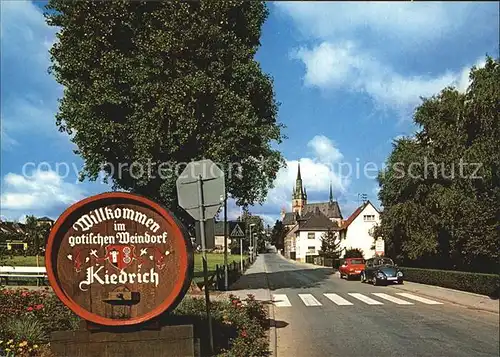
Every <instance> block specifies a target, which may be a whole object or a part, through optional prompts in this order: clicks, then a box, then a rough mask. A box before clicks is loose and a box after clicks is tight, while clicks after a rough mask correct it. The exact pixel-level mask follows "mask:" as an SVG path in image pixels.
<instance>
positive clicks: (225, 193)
mask: <svg viewBox="0 0 500 357" xmlns="http://www.w3.org/2000/svg"><path fill="white" fill-rule="evenodd" d="M227 275H228V272H227V187H226V188H225V190H224V288H225V290H226V291H227V290H228V289H229V286H228V285H229V282H228V276H227Z"/></svg>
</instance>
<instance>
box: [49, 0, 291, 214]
mask: <svg viewBox="0 0 500 357" xmlns="http://www.w3.org/2000/svg"><path fill="white" fill-rule="evenodd" d="M267 16H268V10H267V8H266V5H265V3H264V2H263V1H243V0H238V1H233V0H214V1H190V2H186V1H173V2H164V1H125V0H121V1H115V0H110V1H66V0H50V1H49V2H48V5H47V11H46V18H47V22H48V24H49V25H52V26H57V27H58V28H59V32H58V34H57V39H58V41H57V42H56V43H55V44H54V45H53V47H52V49H51V50H50V54H51V56H52V63H53V65H52V66H51V69H50V70H51V72H52V73H53V74H54V76H55V78H56V80H57V81H58V82H59V83H60V84H62V85H63V86H64V96H63V98H62V99H61V100H60V106H59V111H58V113H57V125H58V127H59V129H60V130H61V131H64V132H67V133H68V134H69V135H72V141H73V142H74V143H75V144H76V145H77V147H78V150H77V154H79V155H80V156H81V157H82V158H83V159H84V163H85V164H84V168H83V170H82V172H81V179H82V180H83V179H85V178H87V179H90V180H96V179H98V178H99V175H100V174H101V172H104V173H105V175H106V179H107V178H109V179H111V181H112V183H113V186H114V188H115V189H124V190H129V191H133V192H136V193H139V194H144V195H146V196H148V197H150V198H152V199H155V200H157V201H159V202H162V203H164V204H166V205H167V206H169V207H170V208H171V209H173V210H174V211H175V212H177V213H178V214H181V213H182V212H183V211H182V210H180V209H179V207H177V203H176V201H177V199H176V189H175V180H176V178H177V175H178V173H180V171H182V169H183V168H184V166H183V165H184V164H185V163H188V162H190V161H191V160H197V159H202V158H208V159H211V160H213V161H215V162H217V163H219V164H220V165H221V166H222V168H223V169H224V171H225V172H226V174H227V177H226V186H227V188H228V193H229V195H230V196H231V197H233V198H234V199H235V200H236V202H237V204H238V205H240V206H243V205H251V204H254V203H255V202H258V203H262V202H263V201H264V200H265V198H266V195H267V191H268V189H269V188H270V187H272V183H273V181H274V179H275V177H276V174H277V172H278V170H279V169H280V167H282V166H283V165H284V164H285V162H284V159H283V157H282V155H281V154H280V152H279V151H277V150H276V149H274V148H273V147H272V144H273V143H280V142H281V140H282V139H283V138H284V136H283V135H282V133H281V131H282V127H283V126H282V125H281V124H280V123H278V122H277V110H278V104H277V102H276V101H275V94H274V89H273V82H272V79H271V77H270V76H269V75H267V74H265V73H263V71H262V69H261V68H260V66H259V63H258V62H257V61H256V60H255V54H256V52H257V50H258V48H259V46H260V36H261V31H262V30H261V28H262V25H263V23H264V21H265V20H266V18H267ZM176 165H177V166H176ZM181 218H186V217H181Z"/></svg>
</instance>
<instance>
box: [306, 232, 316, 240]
mask: <svg viewBox="0 0 500 357" xmlns="http://www.w3.org/2000/svg"><path fill="white" fill-rule="evenodd" d="M314 238H315V237H314V232H313V233H307V239H314Z"/></svg>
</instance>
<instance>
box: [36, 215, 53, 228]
mask: <svg viewBox="0 0 500 357" xmlns="http://www.w3.org/2000/svg"><path fill="white" fill-rule="evenodd" d="M36 224H37V225H42V224H44V225H48V226H50V227H52V226H53V225H54V220H53V219H51V218H49V217H47V216H44V217H41V218H37V220H36Z"/></svg>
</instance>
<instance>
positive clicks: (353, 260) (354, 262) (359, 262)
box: [351, 259, 365, 265]
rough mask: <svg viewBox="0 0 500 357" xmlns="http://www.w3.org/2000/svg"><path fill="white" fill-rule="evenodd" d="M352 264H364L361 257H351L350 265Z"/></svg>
mask: <svg viewBox="0 0 500 357" xmlns="http://www.w3.org/2000/svg"><path fill="white" fill-rule="evenodd" d="M354 264H365V261H364V260H363V259H351V265H354Z"/></svg>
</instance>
